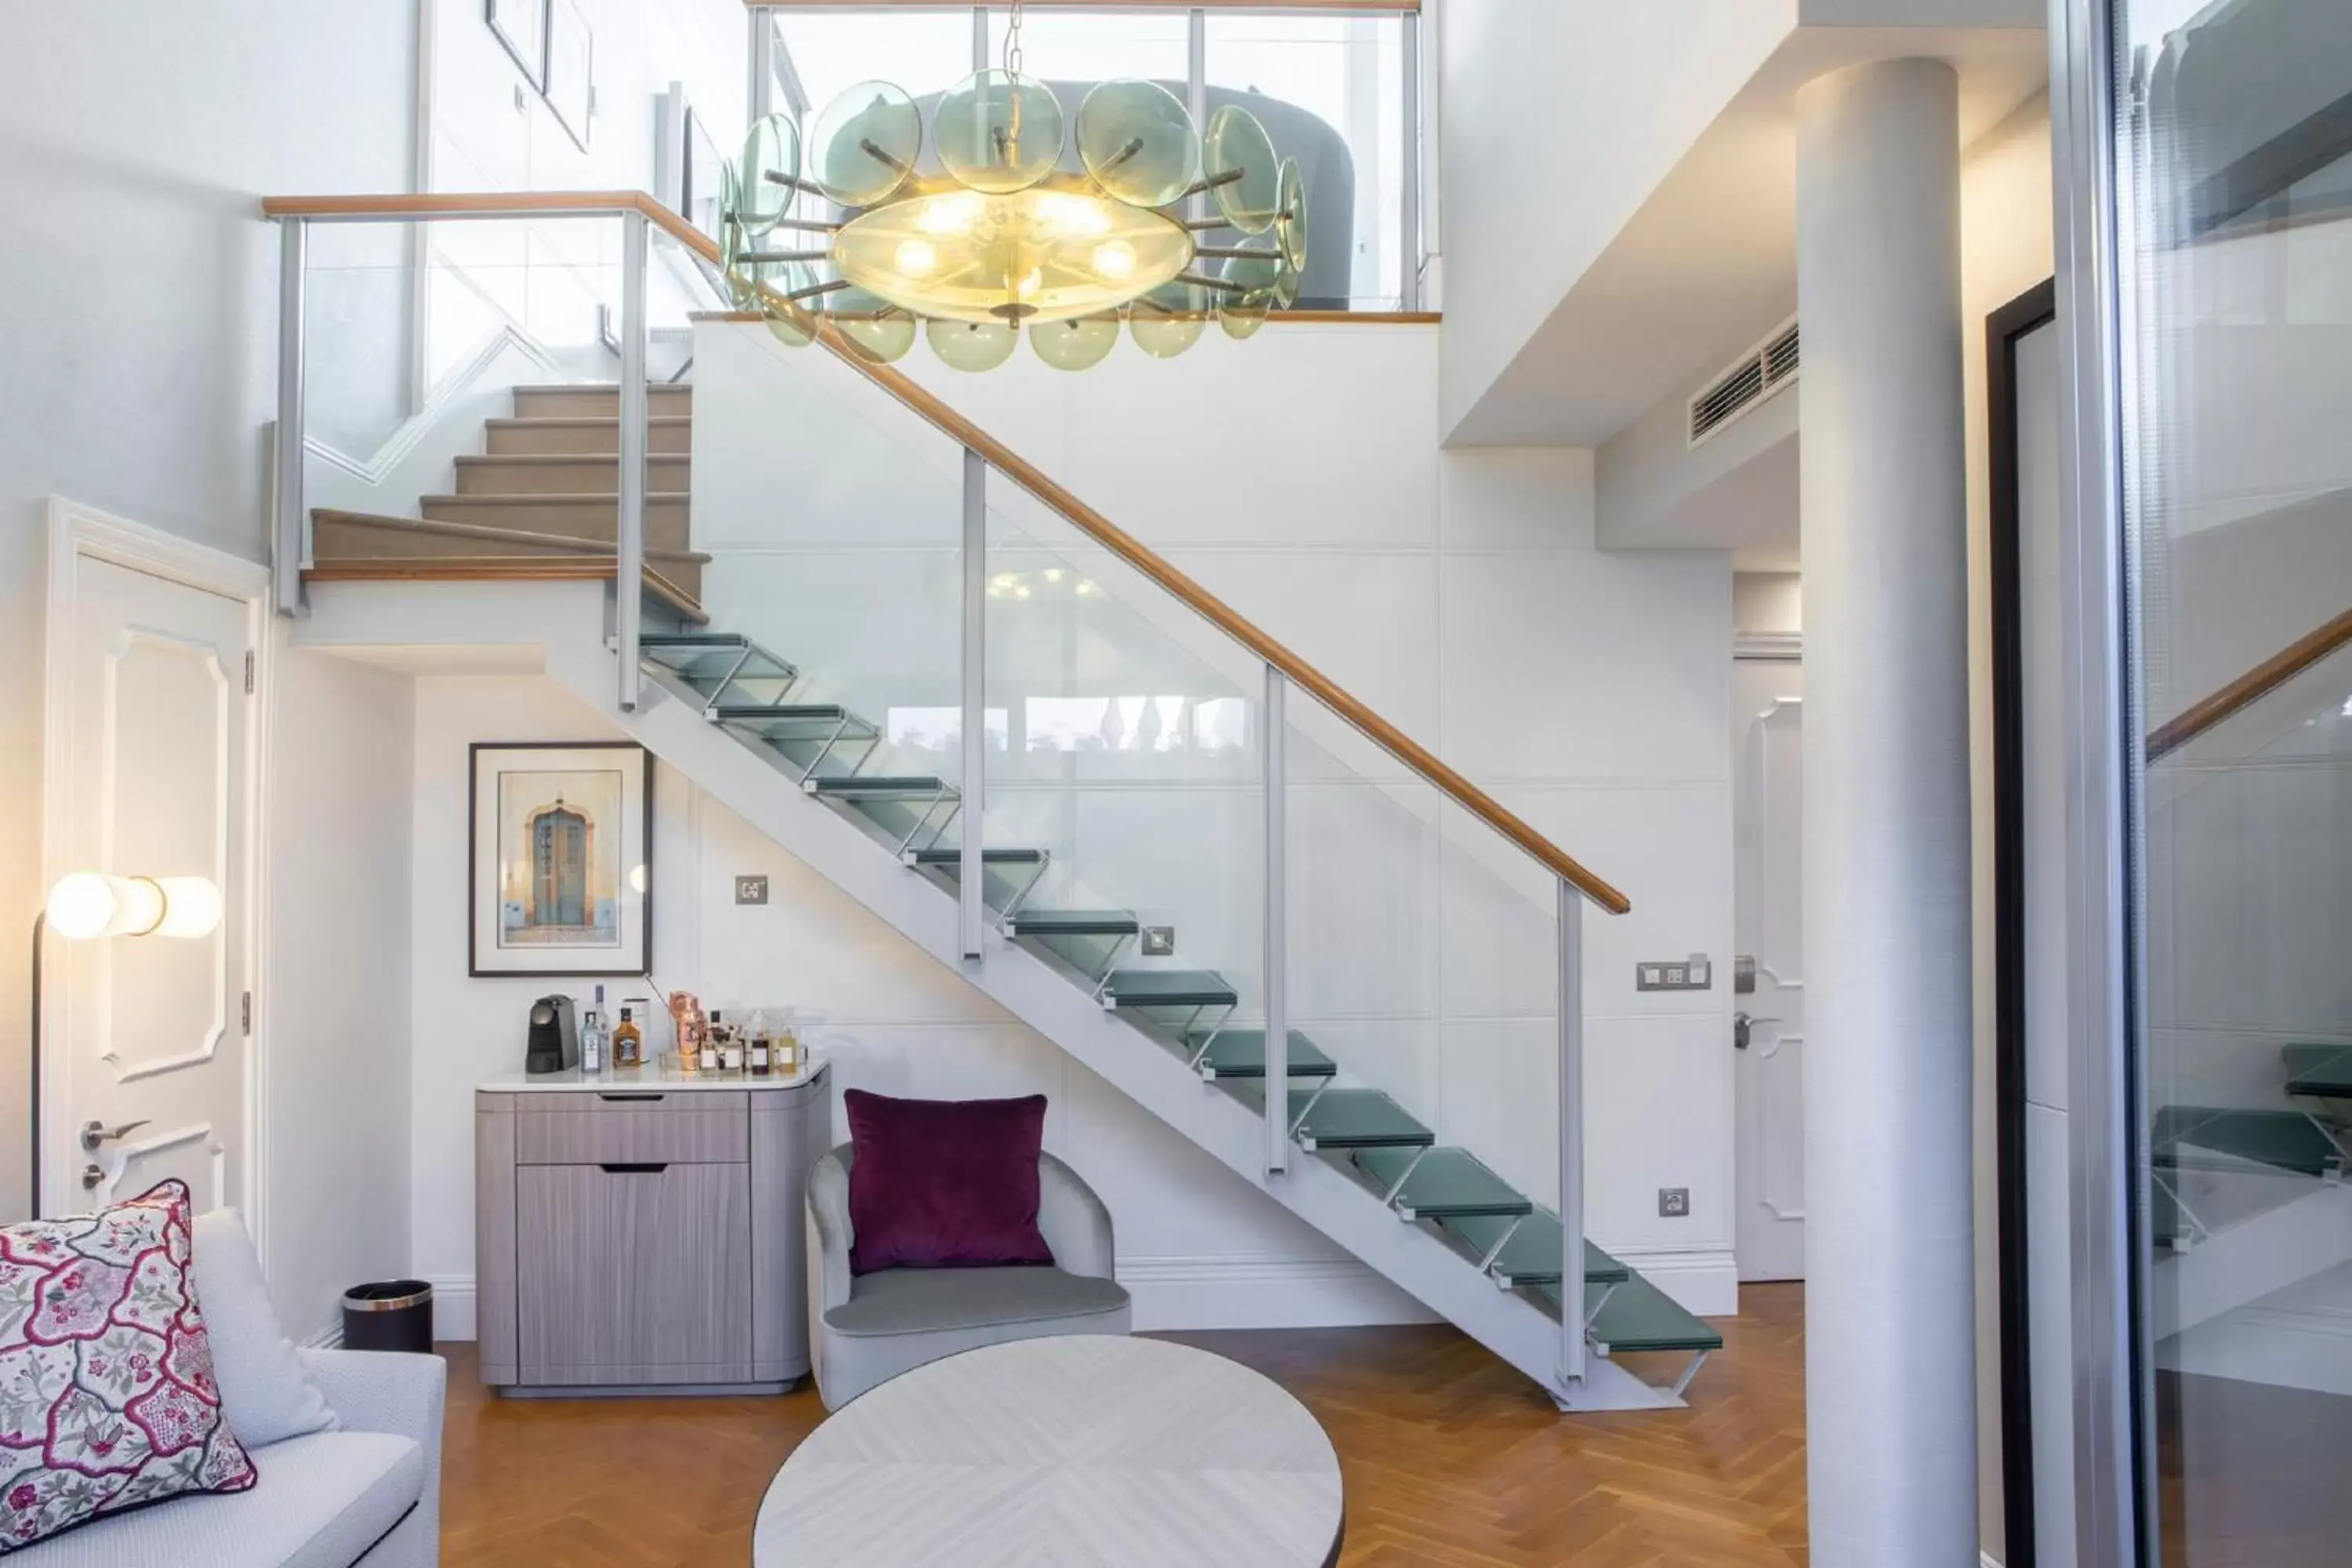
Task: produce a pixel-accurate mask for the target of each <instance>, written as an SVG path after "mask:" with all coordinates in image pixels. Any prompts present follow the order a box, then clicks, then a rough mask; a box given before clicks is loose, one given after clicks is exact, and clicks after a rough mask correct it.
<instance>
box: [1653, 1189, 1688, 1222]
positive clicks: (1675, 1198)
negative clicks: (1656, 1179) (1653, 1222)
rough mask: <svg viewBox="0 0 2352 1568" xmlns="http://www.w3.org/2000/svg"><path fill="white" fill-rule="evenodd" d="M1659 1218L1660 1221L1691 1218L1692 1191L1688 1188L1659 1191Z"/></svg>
mask: <svg viewBox="0 0 2352 1568" xmlns="http://www.w3.org/2000/svg"><path fill="white" fill-rule="evenodd" d="M1658 1217H1659V1218H1660V1219H1688V1218H1690V1189H1689V1188H1688V1187H1660V1188H1659V1189H1658Z"/></svg>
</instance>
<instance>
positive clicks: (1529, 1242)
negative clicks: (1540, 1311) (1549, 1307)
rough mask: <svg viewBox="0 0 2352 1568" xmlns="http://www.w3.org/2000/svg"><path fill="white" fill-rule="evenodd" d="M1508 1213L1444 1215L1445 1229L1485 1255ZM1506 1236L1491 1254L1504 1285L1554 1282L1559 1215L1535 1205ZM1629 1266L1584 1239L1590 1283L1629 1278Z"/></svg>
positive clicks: (1556, 1277) (1557, 1273) (1556, 1281)
mask: <svg viewBox="0 0 2352 1568" xmlns="http://www.w3.org/2000/svg"><path fill="white" fill-rule="evenodd" d="M1510 1226H1511V1222H1510V1220H1509V1219H1508V1218H1506V1217H1502V1216H1498V1215H1448V1216H1447V1217H1446V1220H1445V1228H1446V1229H1448V1230H1450V1231H1452V1232H1454V1235H1456V1236H1458V1237H1461V1238H1462V1239H1463V1240H1464V1241H1465V1242H1467V1243H1468V1244H1469V1246H1470V1248H1471V1250H1472V1251H1474V1252H1475V1253H1476V1254H1477V1255H1478V1256H1479V1257H1481V1258H1484V1257H1486V1254H1487V1253H1489V1252H1491V1251H1493V1250H1494V1247H1495V1243H1496V1242H1497V1241H1500V1240H1501V1239H1502V1237H1503V1233H1504V1232H1505V1231H1507V1230H1510ZM1510 1236H1511V1239H1510V1240H1509V1241H1507V1242H1506V1243H1504V1247H1503V1251H1502V1255H1501V1256H1500V1257H1498V1258H1496V1259H1495V1268H1494V1275H1495V1278H1496V1281H1497V1282H1499V1283H1501V1284H1504V1285H1557V1284H1559V1276H1560V1267H1559V1243H1560V1228H1559V1215H1556V1214H1554V1213H1552V1212H1551V1211H1550V1210H1549V1209H1543V1208H1539V1209H1537V1210H1536V1211H1535V1212H1534V1213H1533V1214H1531V1215H1528V1218H1527V1219H1526V1221H1525V1222H1524V1223H1522V1224H1521V1225H1520V1226H1519V1227H1518V1228H1517V1230H1510ZM1632 1273H1633V1271H1632V1270H1631V1269H1629V1268H1626V1267H1625V1266H1624V1265H1623V1264H1622V1263H1620V1262H1618V1261H1617V1260H1616V1259H1615V1258H1612V1257H1610V1256H1609V1255H1608V1254H1607V1253H1605V1252H1603V1251H1601V1249H1600V1248H1599V1247H1595V1246H1593V1245H1592V1244H1591V1242H1589V1241H1588V1242H1586V1243H1585V1244H1584V1279H1585V1283H1587V1284H1589V1285H1615V1284H1620V1283H1622V1282H1623V1281H1624V1280H1625V1279H1629V1278H1631V1276H1632Z"/></svg>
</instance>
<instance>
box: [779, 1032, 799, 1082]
mask: <svg viewBox="0 0 2352 1568" xmlns="http://www.w3.org/2000/svg"><path fill="white" fill-rule="evenodd" d="M775 1063H776V1065H775V1070H776V1074H777V1076H778V1077H780V1078H797V1077H799V1076H800V1070H801V1037H800V1036H799V1035H798V1034H797V1033H795V1032H794V1031H793V1026H791V1025H790V1024H786V1025H785V1026H783V1027H782V1028H781V1029H779V1030H777V1031H776V1051H775Z"/></svg>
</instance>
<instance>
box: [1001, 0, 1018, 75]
mask: <svg viewBox="0 0 2352 1568" xmlns="http://www.w3.org/2000/svg"><path fill="white" fill-rule="evenodd" d="M1004 74H1005V75H1007V76H1019V75H1020V74H1021V0H1013V15H1012V17H1011V18H1010V20H1008V21H1007V22H1006V24H1005V28H1004Z"/></svg>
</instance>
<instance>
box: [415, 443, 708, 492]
mask: <svg viewBox="0 0 2352 1568" xmlns="http://www.w3.org/2000/svg"><path fill="white" fill-rule="evenodd" d="M692 467H693V459H692V458H688V457H687V456H686V455H685V454H683V453H653V454H649V455H648V456H647V457H646V489H648V490H650V491H653V492H656V493H658V494H664V495H684V494H686V493H687V491H688V477H689V471H690V469H691V468H692ZM620 490H621V459H620V458H618V457H609V458H606V457H582V456H577V455H574V454H571V453H528V454H516V453H506V452H494V453H491V454H490V455H488V456H487V457H475V456H472V455H470V454H468V455H466V456H462V457H460V458H458V459H457V493H458V494H459V495H461V496H546V495H559V496H569V495H618V494H619V493H620Z"/></svg>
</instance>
